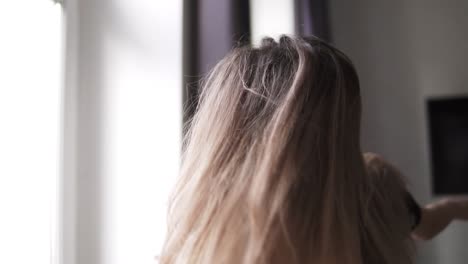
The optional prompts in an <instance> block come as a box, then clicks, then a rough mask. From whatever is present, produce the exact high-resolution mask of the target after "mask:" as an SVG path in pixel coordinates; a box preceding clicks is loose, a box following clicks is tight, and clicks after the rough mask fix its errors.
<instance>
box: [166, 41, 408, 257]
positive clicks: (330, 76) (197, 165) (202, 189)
mask: <svg viewBox="0 0 468 264" xmlns="http://www.w3.org/2000/svg"><path fill="white" fill-rule="evenodd" d="M360 112H361V102H360V92H359V82H358V77H357V74H356V72H355V70H354V67H353V66H352V64H351V62H350V61H349V59H348V58H347V57H346V56H345V55H344V54H343V53H341V52H340V51H338V50H337V49H336V48H334V47H332V46H330V45H329V44H326V43H324V42H323V41H321V40H319V39H316V38H299V37H288V36H282V37H281V38H280V39H279V41H278V42H276V41H274V40H273V39H271V38H265V39H264V40H263V41H262V43H261V45H260V46H259V47H252V46H243V47H239V48H236V49H234V50H233V51H232V52H230V53H229V54H228V55H227V56H226V57H225V58H224V59H223V60H222V61H221V62H219V63H218V64H217V65H216V67H215V68H214V69H213V70H212V72H211V73H210V74H209V75H208V77H207V78H206V80H205V82H204V85H203V87H202V90H201V94H200V100H199V105H198V107H197V111H196V113H195V115H194V117H193V118H192V119H191V120H190V123H189V126H188V131H187V133H186V137H185V138H184V152H183V160H182V167H181V174H180V179H179V184H178V186H177V188H176V191H175V193H174V196H173V200H172V203H171V208H170V212H169V230H168V236H167V240H166V243H165V246H164V249H163V253H162V256H161V263H164V264H166V263H227V264H231V263H232V264H234V263H327V264H328V263H363V262H364V263H410V247H409V244H408V238H409V236H408V234H409V229H410V226H409V220H408V219H407V218H405V207H404V201H403V200H402V199H400V198H399V197H400V196H398V194H394V195H395V196H392V195H390V194H391V193H398V192H401V191H402V190H403V187H402V185H401V184H398V183H395V184H393V185H392V184H389V185H387V188H388V189H387V190H382V188H380V187H379V186H380V185H381V184H380V183H377V182H378V181H377V180H376V179H375V178H376V177H371V175H370V174H369V173H367V172H366V169H365V166H364V162H363V158H362V154H361V150H360V143H359V126H360ZM387 192H388V193H387ZM405 221H408V222H405Z"/></svg>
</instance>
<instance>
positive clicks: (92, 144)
mask: <svg viewBox="0 0 468 264" xmlns="http://www.w3.org/2000/svg"><path fill="white" fill-rule="evenodd" d="M467 14H468V1H464V0H444V1H441V0H393V1H383V0H354V1H347V0H250V1H249V0H171V1H162V0H157V1H149V0H133V1H125V0H99V1H94V0H63V1H59V0H56V1H51V0H15V1H1V2H0V37H1V41H0V72H1V74H0V212H1V215H0V248H2V249H3V250H2V252H3V253H2V254H0V263H38V264H42V263H53V264H56V263H64V264H120V263H122V264H123V263H157V260H156V256H157V254H158V252H159V250H160V248H161V246H162V243H163V240H164V235H165V228H166V218H165V217H166V206H167V200H168V195H169V193H170V190H171V187H172V186H173V184H174V182H175V179H176V177H177V172H178V167H179V156H180V148H181V136H182V134H183V131H182V130H183V121H184V120H187V118H188V117H190V116H191V115H192V114H193V110H194V107H195V106H196V101H197V98H198V87H197V84H198V80H199V78H200V77H201V76H202V75H203V74H204V73H206V72H207V71H208V70H209V69H210V68H211V67H213V66H214V64H215V63H216V62H217V61H218V60H219V59H221V58H222V57H223V56H224V55H225V54H226V52H227V51H229V50H230V49H231V48H232V47H233V46H236V45H241V44H244V43H249V42H250V43H253V44H254V45H256V44H258V42H259V40H260V39H261V38H262V37H264V36H272V37H275V38H277V37H278V36H279V35H280V34H299V35H316V36H318V37H321V38H324V39H325V40H328V41H330V42H332V43H333V44H334V45H335V46H337V47H338V48H340V49H342V50H343V51H344V52H345V53H346V54H348V55H349V57H350V58H351V59H352V60H353V61H354V63H355V66H356V68H357V71H358V73H359V75H360V81H361V89H362V96H363V107H364V109H363V119H362V142H363V150H364V151H372V152H377V153H380V154H382V155H383V156H384V157H386V158H387V159H388V160H390V161H391V162H392V163H394V164H396V165H397V166H398V167H399V168H400V169H401V170H402V172H403V173H404V174H405V175H406V176H407V177H408V182H409V189H410V191H411V192H412V193H413V194H414V196H415V198H416V199H417V200H418V202H419V203H420V204H425V203H427V202H429V201H431V200H433V199H436V198H439V197H440V196H444V195H447V194H466V193H468V179H467V178H468V175H467V173H466V171H468V165H467V164H468V99H467V98H468V97H467V95H468V85H467V84H468V72H466V61H467V60H468V48H467V45H466V44H467V43H468V33H467V31H466V27H467V26H468V16H467ZM466 243H468V224H466V223H461V222H454V223H452V224H451V225H450V226H449V228H448V229H446V230H445V231H444V232H443V233H442V234H441V235H440V236H438V237H437V238H436V239H434V240H433V241H430V242H424V243H420V244H418V256H417V263H428V264H436V263H450V264H452V263H453V264H457V263H465V262H466V261H465V260H466V259H468V251H467V250H465V245H466Z"/></svg>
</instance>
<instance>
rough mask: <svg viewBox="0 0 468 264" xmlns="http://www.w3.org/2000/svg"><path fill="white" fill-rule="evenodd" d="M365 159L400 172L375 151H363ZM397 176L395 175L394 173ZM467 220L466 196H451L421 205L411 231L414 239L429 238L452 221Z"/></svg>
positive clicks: (467, 204)
mask: <svg viewBox="0 0 468 264" xmlns="http://www.w3.org/2000/svg"><path fill="white" fill-rule="evenodd" d="M364 157H365V160H371V159H372V160H373V161H374V162H375V161H376V160H377V162H378V163H380V164H382V166H386V167H387V168H388V169H389V171H390V172H391V173H400V172H399V171H398V170H397V169H396V168H395V167H394V166H393V165H391V164H390V163H388V162H387V161H385V160H384V159H383V158H382V157H381V156H380V155H378V154H375V153H365V154H364ZM396 176H397V175H396ZM454 220H462V221H468V196H451V197H445V198H441V199H439V200H437V201H435V202H431V203H429V204H427V205H424V206H421V220H420V222H419V224H418V225H417V226H416V228H415V229H414V230H413V232H412V233H411V237H412V238H413V239H414V240H430V239H432V238H434V237H435V236H437V235H438V234H439V233H440V232H442V231H443V230H444V229H445V228H446V227H447V226H448V225H449V224H450V223H451V222H452V221H454Z"/></svg>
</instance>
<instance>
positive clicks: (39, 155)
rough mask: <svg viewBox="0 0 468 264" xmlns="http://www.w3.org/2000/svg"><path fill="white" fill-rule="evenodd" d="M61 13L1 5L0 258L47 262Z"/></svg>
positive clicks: (39, 0)
mask: <svg viewBox="0 0 468 264" xmlns="http://www.w3.org/2000/svg"><path fill="white" fill-rule="evenodd" d="M61 22H62V10H61V7H60V5H57V4H54V3H53V2H52V1H47V0H14V1H1V2H0V37H1V40H0V41H1V42H0V43H1V44H0V210H1V216H0V248H1V251H2V253H1V254H0V263H35V264H45V263H51V262H54V259H55V254H56V250H57V248H56V245H57V242H56V241H57V240H56V237H57V208H58V206H57V204H58V201H57V193H58V192H57V186H58V171H59V143H60V108H61V103H60V101H61V86H60V82H61V77H60V76H61V42H62V41H61V37H62V25H61Z"/></svg>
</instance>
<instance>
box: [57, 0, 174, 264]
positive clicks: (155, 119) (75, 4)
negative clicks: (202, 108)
mask: <svg viewBox="0 0 468 264" xmlns="http://www.w3.org/2000/svg"><path fill="white" fill-rule="evenodd" d="M65 13H66V18H67V21H66V22H67V23H66V24H67V37H66V60H67V61H66V78H65V85H66V92H65V98H64V99H65V105H64V109H65V117H64V124H65V130H64V162H65V166H64V169H63V172H64V182H63V201H64V202H63V205H62V208H63V219H62V232H63V237H62V241H63V249H62V250H63V256H62V261H63V263H66V264H120V263H122V264H123V263H155V262H156V261H155V256H156V255H157V253H159V250H160V247H161V245H162V242H163V239H164V232H165V229H166V223H165V219H166V202H167V197H168V193H169V190H170V188H171V187H172V184H173V182H174V180H175V178H176V175H177V172H178V167H179V154H180V153H179V149H180V136H181V123H182V113H181V109H182V107H181V100H182V94H181V91H182V83H181V71H182V57H181V52H182V36H181V34H182V1H181V0H176V1H175V0H174V1H164V2H161V1H145V0H133V1H125V0H100V1H94V0H79V1H78V0H69V1H66V7H65Z"/></svg>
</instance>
